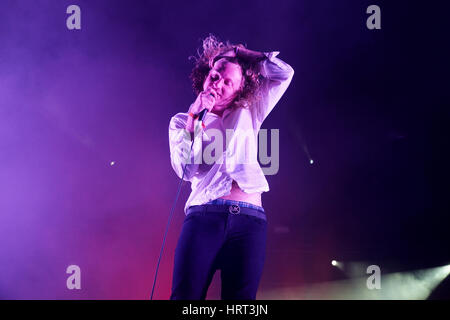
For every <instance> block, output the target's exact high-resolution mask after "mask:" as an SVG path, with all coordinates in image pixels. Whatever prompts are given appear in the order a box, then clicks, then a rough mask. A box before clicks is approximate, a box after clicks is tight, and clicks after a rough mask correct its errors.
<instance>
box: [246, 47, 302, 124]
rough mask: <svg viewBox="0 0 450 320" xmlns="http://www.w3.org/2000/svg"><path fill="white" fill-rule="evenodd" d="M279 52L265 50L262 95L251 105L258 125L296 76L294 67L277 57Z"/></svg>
mask: <svg viewBox="0 0 450 320" xmlns="http://www.w3.org/2000/svg"><path fill="white" fill-rule="evenodd" d="M279 53H280V52H278V51H274V52H265V53H264V55H265V56H266V59H264V60H263V61H262V62H261V75H262V76H263V77H264V79H263V81H262V83H261V87H260V95H261V96H260V99H259V100H258V101H256V103H255V105H254V106H252V107H251V108H252V112H253V113H254V119H255V120H256V122H257V126H258V127H259V126H260V125H261V124H262V122H263V121H264V119H265V118H266V117H267V115H268V114H269V113H270V111H272V109H273V108H274V107H275V105H276V104H277V102H278V101H279V100H280V99H281V97H282V96H283V94H284V92H285V91H286V89H287V88H288V86H289V84H290V83H291V80H292V77H293V76H294V69H292V67H291V66H290V65H289V64H287V63H286V62H284V61H282V60H281V59H279V58H277V55H278V54H279Z"/></svg>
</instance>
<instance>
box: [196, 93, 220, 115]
mask: <svg viewBox="0 0 450 320" xmlns="http://www.w3.org/2000/svg"><path fill="white" fill-rule="evenodd" d="M209 95H210V96H211V97H213V98H214V99H215V98H216V97H215V96H214V95H213V94H212V93H210V94H209ZM207 113H208V109H206V108H205V109H203V110H202V111H200V113H199V114H198V120H199V121H203V119H204V118H205V115H206V114H207Z"/></svg>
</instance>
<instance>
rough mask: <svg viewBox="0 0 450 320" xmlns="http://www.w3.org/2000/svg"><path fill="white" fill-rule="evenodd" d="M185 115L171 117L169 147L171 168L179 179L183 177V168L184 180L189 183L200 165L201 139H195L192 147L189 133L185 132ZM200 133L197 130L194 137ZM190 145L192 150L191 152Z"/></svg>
mask: <svg viewBox="0 0 450 320" xmlns="http://www.w3.org/2000/svg"><path fill="white" fill-rule="evenodd" d="M188 116H189V115H188V114H187V113H178V114H176V115H175V116H173V117H172V119H171V120H170V124H169V147H170V161H171V164H172V168H173V170H174V171H175V173H176V174H177V176H178V177H179V178H181V177H182V176H183V168H184V167H185V173H184V178H183V179H184V180H186V181H190V180H191V179H192V177H193V176H194V175H195V174H196V172H197V170H198V167H199V163H201V158H200V160H199V156H200V157H201V148H202V141H201V139H195V140H194V141H195V142H194V145H192V138H193V137H191V136H192V135H191V133H190V132H189V131H187V130H186V129H185V128H186V123H187V118H188ZM200 132H201V130H199V129H198V128H197V130H195V133H196V134H195V135H198V134H199V133H200ZM191 145H192V150H191Z"/></svg>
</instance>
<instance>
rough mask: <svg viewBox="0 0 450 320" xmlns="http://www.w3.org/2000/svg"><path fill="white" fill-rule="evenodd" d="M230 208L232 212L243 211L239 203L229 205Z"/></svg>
mask: <svg viewBox="0 0 450 320" xmlns="http://www.w3.org/2000/svg"><path fill="white" fill-rule="evenodd" d="M228 210H229V211H230V213H232V214H239V213H240V212H241V208H240V207H239V206H238V205H237V204H232V205H231V206H229V207H228Z"/></svg>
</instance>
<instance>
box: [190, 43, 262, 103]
mask: <svg viewBox="0 0 450 320" xmlns="http://www.w3.org/2000/svg"><path fill="white" fill-rule="evenodd" d="M235 47H245V46H244V45H242V44H239V45H235V44H232V43H230V42H229V41H227V42H225V43H223V42H221V41H219V40H218V39H217V38H216V37H215V36H214V35H212V34H210V35H209V36H208V37H206V38H205V39H204V40H203V45H202V48H201V49H202V51H200V49H198V50H197V57H193V56H192V57H190V58H192V59H194V60H195V65H194V68H193V69H192V72H191V75H190V79H191V80H192V87H193V89H194V92H195V94H197V95H198V94H199V93H200V92H202V91H203V83H204V82H205V79H206V77H207V76H208V74H209V71H210V70H211V69H212V67H213V65H214V62H215V61H217V60H218V59H219V58H220V56H221V55H222V54H223V53H225V52H227V51H229V50H234V48H235ZM227 60H229V61H230V62H233V63H237V64H239V65H240V66H241V69H242V76H243V77H244V85H243V88H242V89H241V90H240V91H239V93H238V94H237V96H236V98H235V99H234V101H233V103H232V106H233V107H245V108H246V107H249V106H250V105H251V104H252V103H254V102H256V101H257V100H258V99H259V98H260V94H259V88H260V85H261V78H262V77H261V75H260V73H259V71H260V70H259V63H258V62H256V61H248V60H244V59H242V58H240V57H233V58H227Z"/></svg>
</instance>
